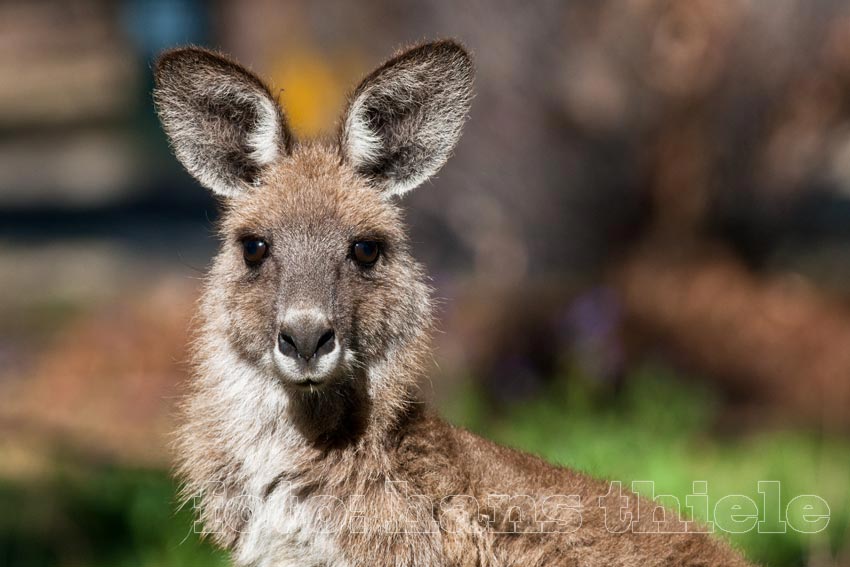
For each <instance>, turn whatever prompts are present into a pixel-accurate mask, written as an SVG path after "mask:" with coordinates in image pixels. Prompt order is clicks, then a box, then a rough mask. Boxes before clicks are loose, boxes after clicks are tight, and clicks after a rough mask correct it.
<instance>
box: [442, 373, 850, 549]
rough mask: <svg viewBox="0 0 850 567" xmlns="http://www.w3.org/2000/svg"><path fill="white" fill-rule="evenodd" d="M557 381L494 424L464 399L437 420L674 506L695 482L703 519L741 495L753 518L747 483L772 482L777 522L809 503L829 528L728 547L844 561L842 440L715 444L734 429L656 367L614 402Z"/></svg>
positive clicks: (793, 437) (713, 398) (570, 379)
mask: <svg viewBox="0 0 850 567" xmlns="http://www.w3.org/2000/svg"><path fill="white" fill-rule="evenodd" d="M563 378H564V379H563V380H557V381H555V382H553V386H552V387H551V389H550V391H549V392H547V393H545V394H544V395H542V396H540V397H537V398H535V399H534V400H533V401H529V402H526V403H523V404H520V405H518V406H517V407H515V408H514V409H512V410H509V411H508V412H507V413H506V414H504V415H501V416H498V417H494V414H493V412H492V411H491V409H490V408H488V407H486V406H485V405H484V404H482V403H481V401H480V400H481V399H482V397H481V396H480V395H479V393H478V392H476V391H475V390H474V389H467V390H466V391H464V392H461V393H459V394H458V395H456V396H455V397H453V398H452V399H451V400H449V401H448V402H447V403H446V404H445V405H444V413H445V414H446V415H447V417H448V418H449V419H450V420H451V421H452V422H454V423H456V424H458V425H462V426H464V427H467V428H469V429H471V430H473V431H475V432H476V433H479V434H481V435H484V436H486V437H489V438H491V439H494V440H496V441H498V442H501V443H505V444H507V445H511V446H513V447H518V448H521V449H524V450H526V451H530V452H532V453H535V454H538V455H540V456H542V457H544V458H546V459H548V460H550V461H552V462H555V463H558V464H560V465H564V466H569V467H572V468H575V469H578V470H580V471H584V472H586V473H588V474H591V475H593V476H596V477H600V478H607V479H611V480H620V481H622V482H623V485H624V486H629V485H630V483H631V482H632V481H634V480H653V481H655V493H656V494H669V495H673V496H675V497H677V498H678V499H679V500H680V502H681V503H682V504H683V506H684V503H685V499H684V498H685V495H687V494H690V493H692V492H693V490H692V483H693V482H694V481H696V480H699V481H707V482H708V494H709V499H710V508H711V509H713V507H714V503H715V502H716V501H717V500H718V499H719V498H721V497H723V496H725V495H727V494H743V495H746V496H748V497H749V498H751V499H753V500H754V501H755V502H756V503H757V504H758V505H759V507H760V511H763V510H762V504H761V503H762V496H761V495H760V494H759V493H758V491H757V488H758V485H757V482H758V480H777V481H779V482H780V483H781V494H782V496H781V498H782V503H781V507H782V510H783V517H784V509H785V506H786V505H787V502H788V501H789V500H790V499H791V498H793V497H794V496H797V495H800V494H816V495H818V496H821V497H822V498H824V499H826V501H827V502H828V503H829V505H830V507H831V520H830V523H829V526H828V527H827V529H826V530H825V531H824V532H822V533H820V534H814V535H808V534H801V533H798V532H795V531H794V530H792V529H790V528H788V530H787V533H784V534H769V533H763V534H762V533H757V532H756V531H755V530H754V531H751V532H749V533H745V534H735V535H731V536H728V537H729V539H730V540H731V541H732V542H733V543H734V544H735V545H738V546H740V547H741V548H742V549H743V550H744V551H745V553H746V554H747V555H748V556H749V557H750V558H751V559H753V560H756V561H759V562H762V563H763V564H767V565H773V566H780V565H789V566H790V565H805V564H814V563H813V562H812V559H813V558H822V557H823V556H833V557H834V556H836V555H840V554H841V553H844V554H847V553H848V552H850V544H848V535H850V486H848V482H847V479H850V440H847V439H846V438H831V437H824V436H823V435H822V434H819V433H814V432H812V433H808V432H804V431H800V430H782V429H779V430H777V429H773V430H766V431H761V430H760V431H758V432H755V433H752V434H750V435H746V436H740V435H737V434H736V435H735V436H731V435H725V434H724V432H723V431H722V430H719V429H718V427H717V424H719V423H723V427H724V428H726V430H727V431H728V430H729V429H730V428H735V427H736V425H735V424H734V423H730V421H729V419H723V417H724V416H723V415H722V414H721V408H722V404H721V400H720V399H719V398H718V396H717V394H716V393H715V391H714V390H712V389H709V388H707V387H704V386H701V385H699V384H695V383H693V382H687V383H686V382H684V381H683V380H682V379H681V377H678V376H676V375H675V374H674V373H672V372H670V371H669V370H667V369H665V368H661V367H654V366H645V367H643V368H641V369H639V370H637V371H636V372H635V375H634V376H631V377H630V379H629V380H626V382H625V385H624V389H623V390H622V391H621V392H620V393H619V395H616V396H612V395H611V394H612V392H611V391H610V387H609V386H608V385H603V384H599V383H598V382H593V381H591V380H588V379H585V378H583V377H582V376H580V375H579V374H578V373H577V372H572V373H570V375H569V376H565V377H563ZM684 511H685V512H686V511H687V510H684ZM701 519H703V520H704V519H705V518H701ZM718 533H722V532H719V531H718ZM823 564H830V563H827V562H824V563H823Z"/></svg>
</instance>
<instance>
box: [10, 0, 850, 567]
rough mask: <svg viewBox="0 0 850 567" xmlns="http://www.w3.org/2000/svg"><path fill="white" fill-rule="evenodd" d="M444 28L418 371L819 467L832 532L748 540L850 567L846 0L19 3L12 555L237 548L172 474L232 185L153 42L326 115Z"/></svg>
mask: <svg viewBox="0 0 850 567" xmlns="http://www.w3.org/2000/svg"><path fill="white" fill-rule="evenodd" d="M439 37H456V38H458V39H460V40H461V41H463V42H464V43H465V44H466V45H467V46H468V47H469V48H470V49H471V50H472V52H473V53H474V56H475V59H476V62H477V66H478V75H477V97H476V99H475V101H474V103H473V109H472V112H471V118H470V121H469V124H468V126H467V128H466V131H465V135H464V137H463V139H462V141H461V144H460V146H459V147H458V149H457V152H456V155H455V157H454V158H453V159H452V160H451V161H450V162H449V164H448V165H447V166H446V167H445V168H444V169H443V171H442V172H441V173H440V175H439V177H438V179H436V180H435V181H434V182H432V183H429V184H427V185H426V186H424V187H422V188H420V189H419V190H417V191H415V192H414V193H413V194H412V195H411V196H410V197H409V198H407V199H406V201H405V202H404V207H405V208H406V210H407V218H408V219H409V221H410V224H411V233H412V238H413V241H414V246H415V252H416V255H417V256H418V257H419V258H420V259H421V260H422V261H423V262H424V263H425V264H426V266H427V268H428V271H429V272H430V273H431V274H432V275H433V278H434V280H433V283H434V286H435V288H436V294H437V296H438V297H439V298H440V325H439V326H440V329H441V330H442V332H441V333H440V334H438V335H437V338H436V343H437V350H436V353H435V365H434V368H433V380H432V381H431V382H430V383H428V384H426V385H425V386H424V389H425V395H426V396H429V397H431V398H433V399H435V400H436V402H437V403H438V404H439V405H440V407H441V408H442V411H443V413H444V414H445V415H446V416H447V417H448V418H449V419H451V420H452V421H453V422H455V423H457V424H459V425H463V426H465V427H468V428H471V429H472V430H474V431H477V432H479V433H481V434H483V435H486V436H488V437H490V438H493V439H496V440H498V441H500V442H503V443H508V444H510V445H513V446H517V447H521V448H523V449H525V450H528V451H533V452H535V453H537V454H540V455H543V456H545V457H546V458H548V459H550V460H552V461H554V462H558V463H562V464H565V465H569V466H572V467H576V468H578V469H581V470H584V471H588V472H590V473H592V474H594V475H598V476H601V477H605V478H611V479H619V480H623V481H625V482H629V481H632V480H636V479H637V480H653V481H655V483H656V493H665V494H672V495H677V496H680V497H682V496H684V495H685V494H687V493H688V492H690V490H691V487H692V484H691V483H692V482H693V481H700V480H703V481H708V491H709V496H710V498H711V501H712V503H713V502H716V500H717V499H719V498H720V497H722V496H725V495H726V494H746V495H749V496H750V497H752V498H753V499H754V500H755V501H756V502H758V503H761V502H762V500H761V497H760V495H759V494H758V493H757V482H758V481H759V480H778V481H780V482H781V483H782V497H783V509H784V503H787V501H788V500H789V499H790V498H791V497H793V496H796V495H798V494H809V493H811V494H817V495H819V496H821V497H823V498H824V499H826V501H827V502H828V503H829V506H830V511H831V521H830V524H829V526H828V528H827V529H826V530H824V531H823V532H821V533H818V534H813V535H806V534H800V533H797V532H795V531H793V530H791V529H789V530H788V533H785V534H758V533H755V532H751V533H746V534H739V535H727V536H726V537H729V539H730V540H731V541H733V543H735V544H736V545H739V546H741V548H742V549H743V550H744V551H745V552H746V554H747V555H748V556H749V557H750V558H751V559H753V560H757V561H760V562H764V563H765V564H769V565H777V566H786V565H810V566H828V565H830V566H831V565H840V566H850V6H848V4H847V3H846V2H842V1H838V0H818V1H811V0H741V1H735V0H687V1H665V0H622V1H609V0H602V1H590V0H588V1H579V0H570V1H567V0H565V1H553V0H543V1H539V2H534V3H518V2H510V1H508V0H503V1H495V2H484V1H479V0H472V1H468V2H463V3H457V2H451V1H449V0H445V1H437V0H427V1H415V2H414V1H413V0H403V1H390V0H370V1H367V2H351V1H348V0H289V1H286V2H275V1H272V0H243V1H239V2H237V1H236V0H219V1H216V2H205V1H201V0H125V1H120V2H119V1H116V2H105V1H98V0H71V1H58V0H5V1H3V2H0V511H2V513H0V565H9V566H18V565H27V566H28V565H62V566H64V565H87V566H89V565H90V566H101V565H102V566H107V565H110V566H115V565H128V566H129V565H134V566H135V565H144V566H154V565H168V566H171V565H174V566H179V565H204V566H206V565H216V564H221V565H224V564H226V559H225V557H224V556H223V555H222V554H221V553H219V552H217V551H215V550H213V549H212V548H211V547H209V546H208V545H207V544H205V543H202V542H199V541H198V539H197V537H196V536H195V535H194V534H193V533H192V514H191V510H188V509H183V510H180V511H177V502H176V498H175V484H174V482H173V481H172V480H171V479H170V476H169V463H170V458H171V457H170V454H169V451H170V449H169V443H170V440H169V432H170V430H171V428H172V425H173V407H174V404H175V402H176V400H177V399H178V398H179V396H180V392H181V387H182V386H181V384H182V383H183V381H184V380H185V378H186V374H185V373H186V369H187V365H186V352H185V349H184V346H185V343H186V340H187V339H186V337H187V330H188V329H189V328H190V325H191V321H190V318H191V312H192V308H193V302H194V299H195V298H196V296H197V293H198V285H199V282H200V279H201V278H202V276H203V273H204V270H205V268H206V266H207V265H208V264H209V261H210V258H211V256H212V254H213V253H214V251H215V248H216V240H215V238H214V235H213V232H212V229H213V223H214V222H215V219H216V216H217V211H216V207H215V204H214V202H213V201H212V198H211V197H210V196H209V195H208V193H207V192H206V191H205V190H203V189H202V188H200V187H199V186H198V185H197V184H196V183H195V182H193V181H192V180H191V179H190V178H189V177H188V176H187V175H186V174H185V173H184V172H183V171H182V170H181V169H180V166H179V165H178V163H177V161H176V160H175V159H174V158H173V157H172V156H171V155H170V153H169V149H168V147H167V144H166V140H165V138H164V136H163V134H162V132H161V131H160V129H159V126H158V123H157V121H156V118H155V116H154V113H153V109H152V105H151V96H150V90H151V86H152V79H151V63H152V59H153V58H154V57H155V55H156V54H157V53H158V52H159V51H160V50H162V49H164V48H167V47H171V46H175V45H180V44H185V43H194V44H200V45H206V46H211V47H215V48H219V49H222V50H224V51H226V52H229V53H231V54H232V55H234V56H235V57H236V58H237V59H239V60H240V61H242V62H243V63H245V64H248V65H250V66H251V67H252V68H253V69H254V70H255V71H257V72H258V73H259V74H261V75H262V76H264V77H265V78H267V79H268V80H269V81H270V83H271V84H272V86H273V89H274V90H275V92H278V91H279V92H280V100H281V103H282V104H283V105H284V107H285V108H286V111H287V113H288V115H289V118H290V120H291V123H292V125H293V126H294V129H295V130H296V132H297V133H298V134H299V135H301V136H313V135H320V134H322V133H328V132H333V130H334V128H335V121H336V119H337V117H338V116H339V114H340V112H341V111H342V108H343V104H344V101H345V97H346V93H347V91H348V90H349V89H351V88H353V87H354V86H355V85H356V82H357V81H358V80H359V79H360V78H361V77H362V76H363V75H365V74H366V73H367V72H369V71H370V70H371V69H372V68H374V67H375V66H377V65H378V64H379V63H380V62H381V61H382V60H383V59H385V58H386V57H388V56H389V55H390V54H391V53H392V52H393V51H394V50H395V49H397V48H399V47H400V46H403V45H405V44H410V43H413V42H417V41H421V40H425V39H434V38H439ZM683 501H684V500H683ZM712 505H713V504H712Z"/></svg>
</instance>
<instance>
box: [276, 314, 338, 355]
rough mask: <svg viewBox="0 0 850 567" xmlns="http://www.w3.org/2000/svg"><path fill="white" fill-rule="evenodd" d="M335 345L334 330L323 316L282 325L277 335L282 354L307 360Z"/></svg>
mask: <svg viewBox="0 0 850 567" xmlns="http://www.w3.org/2000/svg"><path fill="white" fill-rule="evenodd" d="M335 347H336V340H335V336H334V330H333V329H332V328H331V327H330V325H329V324H328V322H327V320H326V319H323V318H322V319H313V320H310V321H305V322H304V323H299V324H294V325H291V324H286V325H283V326H282V327H281V329H280V333H279V334H278V337H277V348H278V349H279V350H280V352H281V353H282V354H284V355H286V356H290V357H295V358H300V359H302V360H307V361H309V360H310V359H312V358H314V357H317V358H318V357H320V356H323V355H325V354H328V353H330V352H332V351H333V350H334V348H335Z"/></svg>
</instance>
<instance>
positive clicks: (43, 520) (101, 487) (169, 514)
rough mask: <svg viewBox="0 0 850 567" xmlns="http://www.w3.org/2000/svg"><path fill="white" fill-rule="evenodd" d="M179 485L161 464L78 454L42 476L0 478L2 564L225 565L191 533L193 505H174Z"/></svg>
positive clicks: (221, 557)
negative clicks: (97, 461) (88, 460)
mask: <svg viewBox="0 0 850 567" xmlns="http://www.w3.org/2000/svg"><path fill="white" fill-rule="evenodd" d="M175 490H176V487H175V484H174V482H173V481H172V480H171V479H170V478H169V477H168V474H167V473H166V472H164V471H157V470H139V469H122V468H116V467H113V466H98V465H92V464H85V465H83V464H82V461H81V460H79V459H74V461H73V462H72V463H63V464H62V465H60V466H58V467H57V469H56V471H55V472H54V473H53V474H52V475H51V476H50V478H48V479H46V480H43V481H38V482H35V483H32V484H25V485H22V484H21V483H12V482H9V481H0V509H2V510H4V511H6V513H4V514H2V515H0V564H2V565H5V566H7V567H14V566H21V567H23V566H26V567H39V566H42V565H44V566H47V565H86V566H90V567H99V566H103V567H120V566H125V565H126V566H131V565H132V566H134V567H139V566H144V567H147V566H154V565H168V566H169V567H180V566H201V565H203V566H204V567H207V566H208V567H215V566H216V565H227V561H226V558H225V556H224V554H222V553H220V552H218V551H215V550H213V549H212V548H211V547H210V546H209V545H207V544H205V543H202V542H200V541H199V540H198V536H197V535H196V534H194V533H193V531H192V529H193V526H192V523H193V522H192V511H191V510H189V509H188V508H183V509H181V510H179V511H175V510H176V508H177V504H176V497H175ZM12 512H13V513H12Z"/></svg>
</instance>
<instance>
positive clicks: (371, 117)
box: [340, 41, 473, 195]
mask: <svg viewBox="0 0 850 567" xmlns="http://www.w3.org/2000/svg"><path fill="white" fill-rule="evenodd" d="M472 76H473V68H472V61H471V60H470V58H469V54H467V52H466V51H465V50H464V49H463V47H461V46H460V45H458V44H457V43H455V42H453V41H438V42H435V43H426V44H424V45H420V46H418V47H414V48H413V49H410V50H408V51H406V52H404V53H402V54H400V55H398V56H396V57H394V58H393V59H390V60H389V61H387V62H386V63H385V64H384V65H382V66H381V67H380V68H378V70H376V71H375V72H373V73H372V74H371V75H369V76H368V77H366V79H364V80H363V82H362V83H361V84H360V86H359V87H357V89H356V90H355V91H354V94H353V95H352V96H351V102H350V103H349V106H348V110H347V111H346V113H345V117H344V118H343V122H342V133H341V136H340V146H341V150H342V155H343V158H344V159H345V160H346V161H347V162H348V163H349V164H351V165H352V166H353V167H354V169H355V170H357V171H358V172H359V173H360V174H361V175H363V176H364V177H366V178H367V179H369V181H370V182H371V183H372V184H373V185H375V186H376V187H377V188H378V189H380V190H381V191H383V192H384V194H386V195H401V194H403V193H406V192H407V191H409V190H411V189H413V188H414V187H416V186H418V185H420V184H421V183H422V182H424V181H425V180H426V179H428V178H429V177H431V176H432V175H434V174H435V173H436V172H437V171H438V170H439V169H440V168H441V167H442V166H443V164H444V163H446V160H447V159H449V154H451V152H452V150H453V149H454V147H455V144H457V141H458V139H459V138H460V131H461V127H462V126H463V123H464V121H465V120H466V113H467V112H468V111H469V102H470V99H471V98H472Z"/></svg>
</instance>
